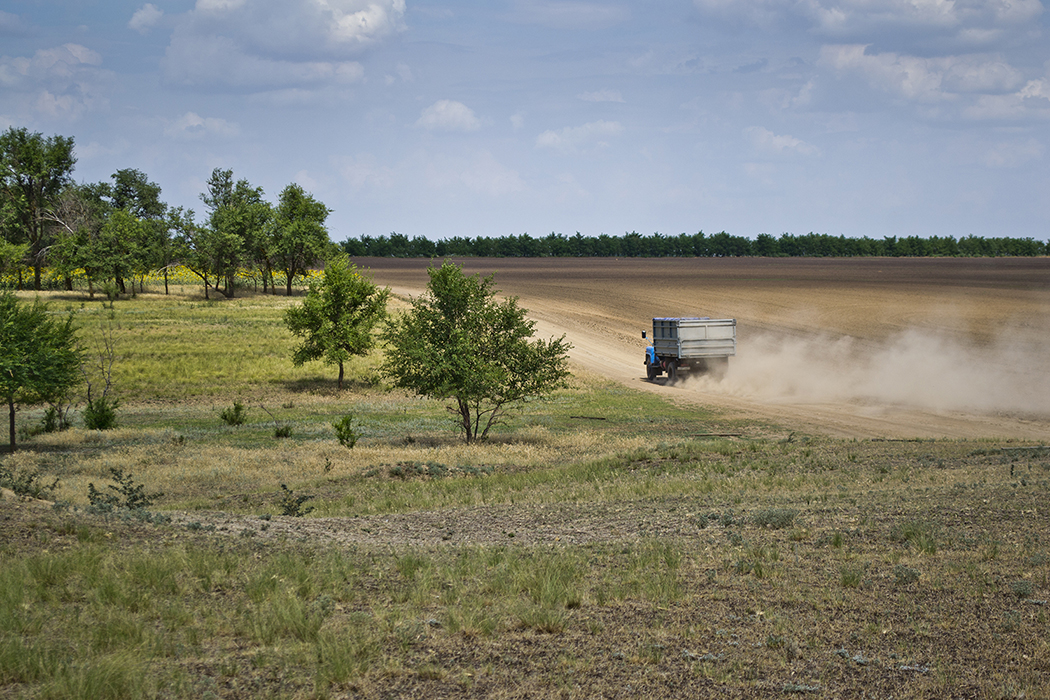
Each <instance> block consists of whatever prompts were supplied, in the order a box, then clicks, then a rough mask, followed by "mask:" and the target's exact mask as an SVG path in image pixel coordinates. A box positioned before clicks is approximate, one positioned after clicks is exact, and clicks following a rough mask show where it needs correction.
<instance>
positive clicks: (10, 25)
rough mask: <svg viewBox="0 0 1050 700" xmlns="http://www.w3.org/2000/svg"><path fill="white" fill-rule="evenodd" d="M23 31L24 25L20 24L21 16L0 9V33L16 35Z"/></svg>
mask: <svg viewBox="0 0 1050 700" xmlns="http://www.w3.org/2000/svg"><path fill="white" fill-rule="evenodd" d="M25 33H26V26H25V25H24V24H22V18H21V17H19V16H18V15H13V14H11V13H10V12H4V11H3V10H0V35H3V34H7V35H13V36H18V35H21V34H25Z"/></svg>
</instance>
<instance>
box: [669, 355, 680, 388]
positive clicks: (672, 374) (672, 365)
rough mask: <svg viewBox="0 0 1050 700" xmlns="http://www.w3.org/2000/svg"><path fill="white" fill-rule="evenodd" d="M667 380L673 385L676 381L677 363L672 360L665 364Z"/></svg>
mask: <svg viewBox="0 0 1050 700" xmlns="http://www.w3.org/2000/svg"><path fill="white" fill-rule="evenodd" d="M667 380H668V381H669V382H671V384H674V383H675V382H677V381H678V363H677V362H675V361H674V360H669V361H668V362H667Z"/></svg>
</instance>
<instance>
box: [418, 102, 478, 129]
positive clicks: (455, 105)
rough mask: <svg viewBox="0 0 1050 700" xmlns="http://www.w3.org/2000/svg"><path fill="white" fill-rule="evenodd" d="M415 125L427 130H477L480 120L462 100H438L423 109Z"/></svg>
mask: <svg viewBox="0 0 1050 700" xmlns="http://www.w3.org/2000/svg"><path fill="white" fill-rule="evenodd" d="M416 126H420V127H423V128H424V129H426V130H427V131H477V130H478V129H480V128H481V120H479V119H478V118H477V116H476V115H475V114H474V110H472V109H471V108H470V107H467V106H466V105H465V104H463V103H462V102H456V101H455V100H438V101H437V102H435V103H434V104H432V105H430V106H429V107H427V108H426V109H424V110H423V114H422V115H420V117H419V119H418V120H416Z"/></svg>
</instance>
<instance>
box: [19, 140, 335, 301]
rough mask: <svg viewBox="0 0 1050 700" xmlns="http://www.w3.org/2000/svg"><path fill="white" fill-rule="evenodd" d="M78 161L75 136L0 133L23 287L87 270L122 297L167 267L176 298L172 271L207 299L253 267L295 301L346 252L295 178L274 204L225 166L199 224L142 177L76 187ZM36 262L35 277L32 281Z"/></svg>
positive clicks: (266, 284)
mask: <svg viewBox="0 0 1050 700" xmlns="http://www.w3.org/2000/svg"><path fill="white" fill-rule="evenodd" d="M75 165H76V157H75V155H74V142H73V139H72V138H70V137H65V136H57V135H56V136H48V137H45V136H43V135H42V134H40V133H32V132H30V131H29V130H28V129H25V128H17V127H11V128H9V129H7V130H6V131H5V132H4V133H3V134H0V275H3V274H8V273H13V274H17V276H18V278H17V279H18V282H17V284H18V287H19V288H22V287H23V286H32V288H34V289H41V287H42V282H41V279H42V270H44V269H45V268H49V269H50V271H51V272H52V273H53V276H57V277H59V278H61V279H62V280H63V283H64V285H65V287H66V288H67V289H72V288H73V278H74V275H75V274H82V275H83V276H84V277H86V278H87V283H88V289H89V292H90V293H91V294H92V295H94V293H95V291H96V288H101V289H102V290H103V291H104V292H106V293H107V294H109V295H113V294H118V293H120V294H123V293H126V292H127V291H128V289H129V285H130V287H131V288H132V291H134V285H135V282H136V281H137V282H138V284H139V287H140V290H141V287H142V285H143V280H144V279H145V277H146V276H147V275H149V274H151V273H153V272H155V271H158V270H160V271H163V272H164V273H165V274H164V280H165V293H167V291H168V277H167V271H168V270H169V269H170V268H171V267H172V266H174V265H182V266H184V267H185V268H186V269H188V270H190V271H191V272H192V273H193V274H194V275H195V276H197V277H198V278H200V280H201V283H202V284H203V285H204V294H205V297H209V290H214V291H216V292H218V293H220V294H222V295H223V296H226V297H232V296H234V294H235V290H236V284H235V276H236V274H237V273H238V272H241V271H243V270H249V271H251V272H252V273H253V277H254V278H255V279H256V280H257V281H261V283H262V287H263V291H264V292H267V291H272V292H274V293H276V281H277V279H276V278H278V277H279V278H281V279H282V280H283V283H284V286H285V291H286V293H287V294H291V290H292V284H293V281H294V280H295V279H296V278H298V277H304V276H305V275H306V274H307V271H308V270H309V269H310V268H311V267H313V266H314V265H316V263H317V262H318V261H320V260H324V259H326V258H328V257H330V256H331V255H332V254H333V253H335V252H337V250H338V248H337V247H336V246H335V245H334V244H333V243H332V242H331V239H330V237H329V235H328V229H327V228H326V226H325V221H326V220H327V218H328V215H329V213H330V212H331V210H330V209H329V208H328V207H327V206H325V205H324V204H323V203H322V202H320V201H318V200H316V199H315V198H314V197H313V196H312V195H311V194H309V193H308V192H306V191H305V190H304V189H303V188H302V187H300V186H299V185H297V184H295V183H292V184H290V185H288V186H287V187H285V188H284V189H283V190H282V191H281V193H280V194H279V195H278V197H277V201H276V202H274V203H271V202H268V201H266V200H265V198H264V194H263V190H262V188H261V187H256V186H253V185H252V184H251V183H250V182H248V181H247V180H244V179H235V178H234V176H233V171H232V170H224V169H222V168H215V169H214V170H213V171H212V173H211V176H210V177H209V178H208V182H207V189H206V191H205V192H203V193H202V194H201V195H200V197H201V201H202V203H203V205H204V208H205V210H206V217H205V219H204V221H203V222H198V221H197V220H196V215H195V213H194V211H193V210H192V209H186V208H183V207H170V206H168V205H167V204H166V203H164V202H163V201H162V200H161V188H160V186H159V185H158V184H157V183H155V182H152V181H150V179H149V177H148V176H147V175H146V174H145V173H143V172H142V171H140V170H137V169H133V168H124V169H121V170H117V171H116V172H115V173H113V174H112V176H111V179H110V180H109V181H102V182H96V183H77V182H75V181H74V180H73V170H74V167H75ZM27 266H28V267H29V268H31V269H32V280H31V281H29V280H25V279H24V278H23V272H22V271H23V269H25V268H26V267H27Z"/></svg>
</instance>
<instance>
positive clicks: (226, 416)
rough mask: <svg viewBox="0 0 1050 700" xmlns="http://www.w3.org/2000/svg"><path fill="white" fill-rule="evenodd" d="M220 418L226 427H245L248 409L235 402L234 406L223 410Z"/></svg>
mask: <svg viewBox="0 0 1050 700" xmlns="http://www.w3.org/2000/svg"><path fill="white" fill-rule="evenodd" d="M219 418H221V419H222V422H223V423H225V424H226V425H244V422H245V421H246V420H248V409H246V408H245V407H244V404H243V403H241V402H240V401H234V402H233V406H231V407H230V408H224V409H222V413H220V414H219Z"/></svg>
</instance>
